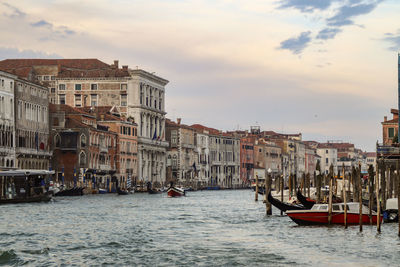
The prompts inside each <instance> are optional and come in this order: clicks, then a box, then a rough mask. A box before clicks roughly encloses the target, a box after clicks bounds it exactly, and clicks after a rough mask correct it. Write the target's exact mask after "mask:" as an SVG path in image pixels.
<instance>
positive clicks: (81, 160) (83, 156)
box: [79, 151, 86, 166]
mask: <svg viewBox="0 0 400 267" xmlns="http://www.w3.org/2000/svg"><path fill="white" fill-rule="evenodd" d="M79 165H80V166H85V165H86V154H85V152H83V151H82V152H81V153H80V154H79Z"/></svg>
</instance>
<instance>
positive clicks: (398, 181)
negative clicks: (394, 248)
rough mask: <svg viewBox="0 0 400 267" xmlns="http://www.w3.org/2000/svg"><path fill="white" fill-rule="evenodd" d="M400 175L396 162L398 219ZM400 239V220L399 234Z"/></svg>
mask: <svg viewBox="0 0 400 267" xmlns="http://www.w3.org/2000/svg"><path fill="white" fill-rule="evenodd" d="M399 176H400V173H399V162H398V161H397V162H396V179H395V180H396V181H397V195H396V196H397V218H400V179H399ZM398 235H399V237H400V220H399V233H398Z"/></svg>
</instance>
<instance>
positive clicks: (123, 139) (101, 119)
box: [79, 106, 138, 188]
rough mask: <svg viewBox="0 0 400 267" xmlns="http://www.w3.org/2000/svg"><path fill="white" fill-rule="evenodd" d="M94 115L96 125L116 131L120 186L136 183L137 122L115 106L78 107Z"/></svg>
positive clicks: (117, 166)
mask: <svg viewBox="0 0 400 267" xmlns="http://www.w3.org/2000/svg"><path fill="white" fill-rule="evenodd" d="M79 110H83V111H85V112H86V113H88V114H92V115H94V116H95V117H96V121H97V124H98V125H103V126H107V127H108V130H109V131H111V132H114V133H117V150H116V169H117V173H116V174H115V176H116V178H117V179H118V182H119V185H120V187H121V188H127V187H129V184H128V181H130V184H131V186H132V185H136V184H137V182H138V161H137V153H138V142H137V124H136V123H135V122H134V121H133V119H127V118H126V117H124V116H123V115H122V113H121V112H120V111H119V110H118V108H117V107H110V106H102V107H85V108H79Z"/></svg>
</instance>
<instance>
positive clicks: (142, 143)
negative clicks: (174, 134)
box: [127, 69, 168, 184]
mask: <svg viewBox="0 0 400 267" xmlns="http://www.w3.org/2000/svg"><path fill="white" fill-rule="evenodd" d="M129 74H130V82H129V83H128V109H127V113H128V117H133V118H134V120H135V122H136V123H137V125H138V146H139V147H138V164H139V167H138V177H139V179H141V180H143V181H150V182H152V183H155V182H157V183H160V184H164V183H165V179H166V159H167V158H166V155H167V151H166V149H167V147H168V142H166V141H165V114H166V112H165V86H166V85H167V83H168V81H167V80H165V79H163V78H161V77H159V76H156V75H154V73H149V72H147V71H144V70H141V69H136V70H129Z"/></svg>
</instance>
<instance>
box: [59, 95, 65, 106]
mask: <svg viewBox="0 0 400 267" xmlns="http://www.w3.org/2000/svg"><path fill="white" fill-rule="evenodd" d="M58 99H59V103H60V104H62V105H65V95H58Z"/></svg>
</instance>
